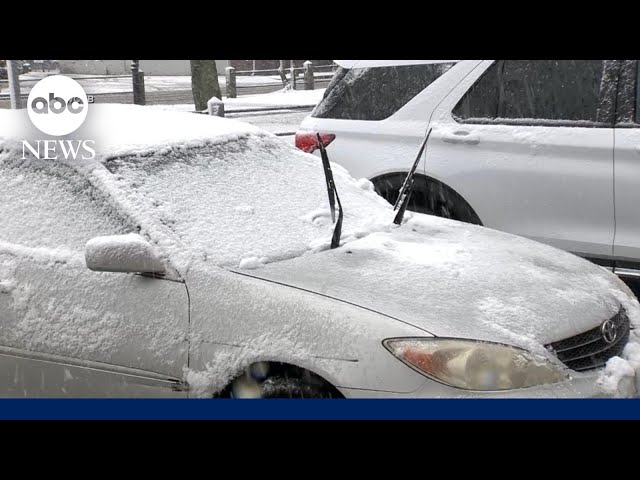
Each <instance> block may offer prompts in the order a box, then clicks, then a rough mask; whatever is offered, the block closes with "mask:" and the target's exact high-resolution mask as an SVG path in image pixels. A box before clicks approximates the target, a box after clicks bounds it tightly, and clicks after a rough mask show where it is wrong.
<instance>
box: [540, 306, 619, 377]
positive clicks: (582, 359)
mask: <svg viewBox="0 0 640 480" xmlns="http://www.w3.org/2000/svg"><path fill="white" fill-rule="evenodd" d="M611 320H612V321H613V323H614V324H615V326H616V332H617V336H616V339H615V340H614V342H613V343H607V342H606V341H605V339H604V337H603V335H602V326H601V325H598V326H597V327H596V328H593V329H591V330H588V331H586V332H584V333H581V334H579V335H576V336H575V337H570V338H565V339H564V340H560V341H558V342H554V343H550V344H549V345H547V346H546V347H547V349H549V350H550V351H551V352H553V353H554V354H555V355H556V356H557V357H558V359H559V360H560V361H561V362H562V363H564V364H565V365H566V366H567V367H569V368H570V369H572V370H576V371H579V372H582V371H586V370H593V369H596V368H599V367H603V366H604V365H605V363H607V360H609V359H610V358H612V357H615V356H617V355H620V354H621V353H622V350H624V347H625V345H626V344H627V341H628V340H629V317H627V314H626V312H625V311H624V309H620V311H619V312H618V313H617V314H616V315H614V316H613V317H611Z"/></svg>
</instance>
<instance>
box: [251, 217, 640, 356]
mask: <svg viewBox="0 0 640 480" xmlns="http://www.w3.org/2000/svg"><path fill="white" fill-rule="evenodd" d="M409 215H411V218H410V219H409V220H408V221H407V222H406V223H405V224H403V225H402V226H401V227H395V226H390V227H389V228H388V229H387V231H378V232H374V233H371V234H369V235H368V236H366V237H364V238H360V239H357V240H354V241H351V242H348V243H347V244H346V245H343V246H342V247H341V248H338V249H335V250H329V251H325V252H322V253H318V254H308V255H303V256H301V257H298V258H295V259H291V260H287V261H283V262H277V263H272V264H268V265H266V266H264V267H261V268H257V269H254V270H239V272H242V273H244V274H249V275H252V276H256V277H259V278H262V279H265V280H270V281H275V282H278V283H283V284H286V285H289V286H292V287H296V288H301V289H305V290H310V291H313V292H316V293H318V294H321V295H325V296H329V297H333V298H335V299H339V300H341V301H345V302H349V303H353V304H356V305H359V306H361V307H364V308H367V309H370V310H374V311H376V312H378V313H382V314H384V315H386V316H390V317H393V318H395V319H398V320H401V321H404V322H407V323H410V324H412V325H414V326H416V327H419V328H421V329H423V330H426V331H427V332H429V333H431V334H433V335H436V336H443V337H460V338H473V339H483V340H490V341H498V342H504V343H508V344H512V345H518V346H521V347H524V348H527V349H529V350H538V351H540V350H541V348H542V346H543V345H544V344H547V343H550V342H553V341H557V340H560V339H563V338H567V337H570V336H573V335H576V334H578V333H581V332H584V331H586V330H589V329H591V328H594V327H596V326H598V325H600V324H601V323H602V322H603V321H604V320H605V319H608V318H610V317H611V316H613V315H614V314H615V313H616V312H617V311H618V309H619V308H620V307H621V305H623V306H624V307H625V308H626V309H627V310H629V311H630V312H629V314H630V316H631V317H632V320H634V319H635V320H637V318H638V317H637V316H638V306H637V301H636V300H635V299H634V298H633V297H631V296H629V294H628V293H627V291H626V290H621V288H620V286H621V282H620V281H619V280H618V279H617V278H616V277H615V276H614V275H613V274H611V273H609V272H607V271H605V270H604V269H603V268H602V267H599V266H596V265H593V264H591V263H589V262H587V261H586V260H583V259H581V258H578V257H576V256H574V255H571V254H569V253H566V252H563V251H560V250H557V249H555V248H552V247H549V246H546V245H542V244H540V243H537V242H533V241H530V240H527V239H524V238H521V237H517V236H514V235H509V234H505V233H502V232H498V231H494V230H490V229H487V228H483V227H478V226H473V225H467V224H463V223H460V222H455V221H451V220H445V219H440V218H436V217H431V216H426V215H420V214H408V216H409ZM622 288H624V287H622Z"/></svg>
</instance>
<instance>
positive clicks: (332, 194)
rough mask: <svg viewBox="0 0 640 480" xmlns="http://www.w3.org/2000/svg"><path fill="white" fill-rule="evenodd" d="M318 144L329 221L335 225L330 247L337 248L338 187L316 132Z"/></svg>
mask: <svg viewBox="0 0 640 480" xmlns="http://www.w3.org/2000/svg"><path fill="white" fill-rule="evenodd" d="M317 135H318V146H319V148H320V157H321V158H322V166H323V168H324V179H325V181H326V183H327V194H328V195H329V207H330V208H331V221H332V222H335V224H336V226H335V228H334V229H333V236H332V237H331V248H338V247H339V246H340V236H341V235H342V217H343V212H342V203H340V197H339V196H338V189H337V188H336V184H335V182H334V181H333V172H332V171H331V164H330V163H329V156H328V155H327V151H326V150H325V148H324V143H323V142H322V138H321V137H320V134H319V133H318V134H317ZM336 200H337V202H338V221H337V222H336V205H335V202H336Z"/></svg>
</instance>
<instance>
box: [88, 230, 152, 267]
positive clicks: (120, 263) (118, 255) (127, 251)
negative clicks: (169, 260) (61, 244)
mask: <svg viewBox="0 0 640 480" xmlns="http://www.w3.org/2000/svg"><path fill="white" fill-rule="evenodd" d="M84 256H85V261H86V262H87V268H89V270H94V271H96V272H132V273H164V271H165V268H164V265H163V264H162V261H161V260H160V259H159V258H158V256H157V255H156V254H155V252H154V251H153V247H152V246H151V244H149V242H147V241H146V240H145V239H144V238H142V237H141V236H140V235H138V234H135V233H130V234H128V235H112V236H108V237H95V238H92V239H91V240H89V241H88V242H87V245H86V247H85V251H84Z"/></svg>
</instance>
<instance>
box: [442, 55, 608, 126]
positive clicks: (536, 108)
mask: <svg viewBox="0 0 640 480" xmlns="http://www.w3.org/2000/svg"><path fill="white" fill-rule="evenodd" d="M603 74H604V61H603V60H499V61H497V62H494V63H493V64H492V65H491V67H489V69H487V71H486V72H485V73H484V74H483V75H482V76H481V77H480V79H479V80H478V81H477V82H476V83H475V84H474V85H473V86H472V87H471V89H470V90H469V91H468V92H467V93H466V94H465V95H464V96H463V97H462V99H461V100H460V102H458V104H457V105H456V107H455V108H454V109H453V112H452V113H453V116H454V118H455V119H456V120H457V121H459V122H461V123H506V124H510V123H517V124H532V125H537V124H549V123H550V124H558V123H559V124H562V123H569V124H571V123H576V124H585V125H586V126H600V123H602V122H600V115H599V108H600V106H601V96H602V95H601V90H602V85H603V78H605V77H604V76H603Z"/></svg>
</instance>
